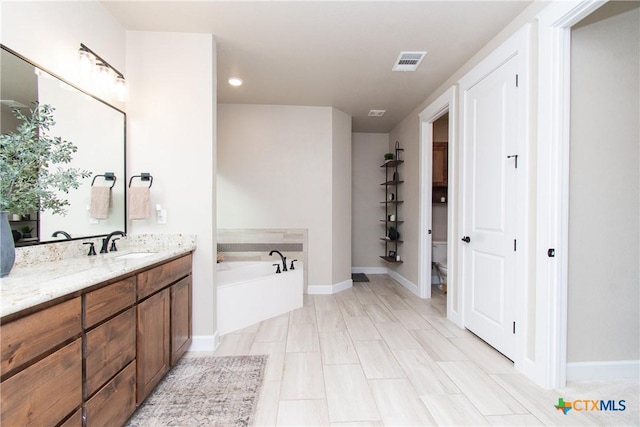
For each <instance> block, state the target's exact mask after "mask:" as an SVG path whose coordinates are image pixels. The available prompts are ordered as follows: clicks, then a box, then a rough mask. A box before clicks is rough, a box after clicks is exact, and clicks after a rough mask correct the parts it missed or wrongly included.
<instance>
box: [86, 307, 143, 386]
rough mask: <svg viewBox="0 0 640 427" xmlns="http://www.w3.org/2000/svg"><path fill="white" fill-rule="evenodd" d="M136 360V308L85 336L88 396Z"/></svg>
mask: <svg viewBox="0 0 640 427" xmlns="http://www.w3.org/2000/svg"><path fill="white" fill-rule="evenodd" d="M135 357H136V309H135V307H131V308H130V309H129V310H127V311H125V312H124V313H122V314H120V315H119V316H117V317H114V318H113V319H111V320H109V321H107V322H105V323H103V324H102V325H100V326H98V327H97V328H95V329H93V330H92V331H89V332H87V337H86V354H85V358H86V361H85V364H86V365H85V366H86V373H87V374H86V375H87V376H86V382H87V387H86V390H87V394H86V396H87V397H88V396H91V395H92V394H93V393H95V392H96V391H97V390H98V389H99V388H100V387H102V386H103V385H104V383H106V382H107V381H108V380H109V379H110V378H112V377H113V376H114V375H115V374H116V373H117V372H118V371H120V370H121V369H122V368H123V367H125V366H126V365H127V364H128V363H129V362H131V361H132V360H133V359H134V358H135Z"/></svg>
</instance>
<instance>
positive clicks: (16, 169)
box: [0, 103, 90, 215]
mask: <svg viewBox="0 0 640 427" xmlns="http://www.w3.org/2000/svg"><path fill="white" fill-rule="evenodd" d="M54 110H55V109H54V108H53V107H51V106H50V105H48V104H44V105H39V104H38V103H34V107H33V108H32V109H30V110H29V114H28V115H25V114H23V113H22V112H21V111H20V110H19V109H17V108H14V109H13V114H14V116H15V117H16V118H17V119H18V120H19V121H20V124H19V125H18V127H17V128H16V130H15V132H9V133H6V134H2V135H0V211H9V212H13V213H16V214H22V215H25V214H27V213H28V212H30V211H36V210H42V211H44V210H47V209H50V210H51V211H52V212H53V213H54V214H64V213H65V212H66V207H67V206H68V205H69V202H68V201H67V200H66V199H64V198H62V197H61V196H60V194H59V193H58V192H64V193H68V192H69V190H71V189H72V188H78V187H79V186H80V178H87V177H89V176H90V173H89V172H88V171H85V170H81V169H78V168H71V167H63V166H64V165H66V164H68V163H70V162H71V159H72V155H73V153H75V152H76V151H77V150H78V148H77V147H76V146H75V145H73V144H72V143H71V142H69V141H66V140H63V139H62V138H61V137H59V136H57V137H53V136H50V135H49V131H50V129H51V127H52V126H53V125H55V121H54V119H53V111H54Z"/></svg>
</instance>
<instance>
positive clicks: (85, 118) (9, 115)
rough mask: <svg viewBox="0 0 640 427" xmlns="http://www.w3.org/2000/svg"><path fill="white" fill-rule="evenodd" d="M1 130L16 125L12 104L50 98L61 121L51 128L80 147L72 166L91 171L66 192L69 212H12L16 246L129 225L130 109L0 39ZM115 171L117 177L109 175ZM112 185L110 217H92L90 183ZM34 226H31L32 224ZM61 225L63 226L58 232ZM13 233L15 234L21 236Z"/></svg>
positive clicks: (27, 104) (29, 104)
mask: <svg viewBox="0 0 640 427" xmlns="http://www.w3.org/2000/svg"><path fill="white" fill-rule="evenodd" d="M0 48H1V50H0V54H1V57H0V99H1V101H0V103H1V109H0V110H1V111H0V112H1V118H0V131H1V132H2V133H3V134H4V133H7V132H12V131H14V130H15V129H16V126H17V125H18V121H17V120H16V118H15V116H14V114H13V111H12V110H13V108H20V109H24V110H23V112H24V113H25V114H26V113H27V112H28V110H29V109H30V108H33V103H34V102H38V103H40V105H44V104H49V105H51V106H52V107H53V108H54V109H55V111H54V112H53V118H54V120H55V121H56V124H55V126H54V128H53V129H52V131H51V134H52V135H53V136H60V137H61V138H63V139H66V140H68V141H70V142H72V143H73V144H74V145H75V146H76V147H78V150H77V152H76V153H75V154H74V156H73V160H72V162H71V166H72V167H77V168H81V169H84V170H87V171H89V172H90V173H91V176H90V177H89V178H86V179H83V180H82V183H81V185H80V187H79V188H78V189H74V190H71V191H70V192H69V193H68V194H66V195H65V197H66V199H67V200H68V201H69V203H70V205H69V206H68V207H67V213H66V215H54V214H52V213H51V212H48V211H47V212H31V213H30V214H29V215H24V216H17V215H11V213H10V214H9V222H10V225H11V228H12V230H16V231H17V232H18V233H20V236H19V238H18V240H17V241H16V246H25V245H33V244H40V243H49V242H53V241H59V240H62V239H67V238H68V237H67V236H66V235H65V234H64V233H66V234H68V235H69V236H70V237H71V238H72V239H82V238H87V237H96V236H101V235H105V234H108V233H110V232H112V231H114V230H123V231H126V217H125V210H126V207H125V189H126V182H127V179H126V176H125V125H126V116H125V113H124V112H122V111H120V110H118V109H117V108H115V107H113V106H111V105H109V104H107V103H105V102H103V101H101V100H99V99H97V98H94V97H93V96H91V95H88V94H87V93H85V92H83V91H81V90H79V89H77V88H76V87H74V86H73V85H71V84H69V83H68V82H65V81H64V80H62V79H60V78H58V77H56V76H54V75H53V74H51V73H49V72H47V71H46V70H43V69H42V68H40V67H38V66H36V65H35V64H33V63H31V62H30V61H28V60H27V59H26V58H24V57H22V56H20V55H19V54H17V53H16V52H14V51H12V50H11V49H8V48H7V47H5V46H2V45H0ZM109 174H113V176H114V177H115V180H109V179H106V178H105V175H107V176H108V175H109ZM92 185H94V186H113V187H112V190H111V204H110V208H109V213H108V216H107V218H106V219H99V220H97V219H93V218H91V215H90V212H89V209H88V208H89V205H90V203H91V186H92ZM29 229H30V230H31V231H30V232H27V230H29ZM56 231H63V232H64V233H59V234H58V235H57V236H55V237H54V236H53V235H54V233H55V232H56ZM18 233H14V237H18V236H17V234H18Z"/></svg>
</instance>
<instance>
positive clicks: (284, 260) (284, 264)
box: [269, 250, 287, 271]
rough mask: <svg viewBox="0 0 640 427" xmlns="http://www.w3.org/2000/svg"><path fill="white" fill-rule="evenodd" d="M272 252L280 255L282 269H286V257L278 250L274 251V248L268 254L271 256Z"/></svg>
mask: <svg viewBox="0 0 640 427" xmlns="http://www.w3.org/2000/svg"><path fill="white" fill-rule="evenodd" d="M273 254H278V255H280V260H282V271H287V257H285V256H284V255H282V253H280V251H275V250H274V251H271V252H269V256H272V255H273Z"/></svg>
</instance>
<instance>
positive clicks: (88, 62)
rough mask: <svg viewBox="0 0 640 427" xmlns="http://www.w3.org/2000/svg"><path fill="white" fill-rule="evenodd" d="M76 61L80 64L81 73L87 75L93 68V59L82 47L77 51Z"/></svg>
mask: <svg viewBox="0 0 640 427" xmlns="http://www.w3.org/2000/svg"><path fill="white" fill-rule="evenodd" d="M78 60H79V62H80V69H81V70H82V72H84V73H86V74H88V73H89V72H91V69H92V68H93V57H92V56H91V54H90V53H89V51H88V50H87V49H85V48H83V47H81V48H80V49H79V50H78Z"/></svg>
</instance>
